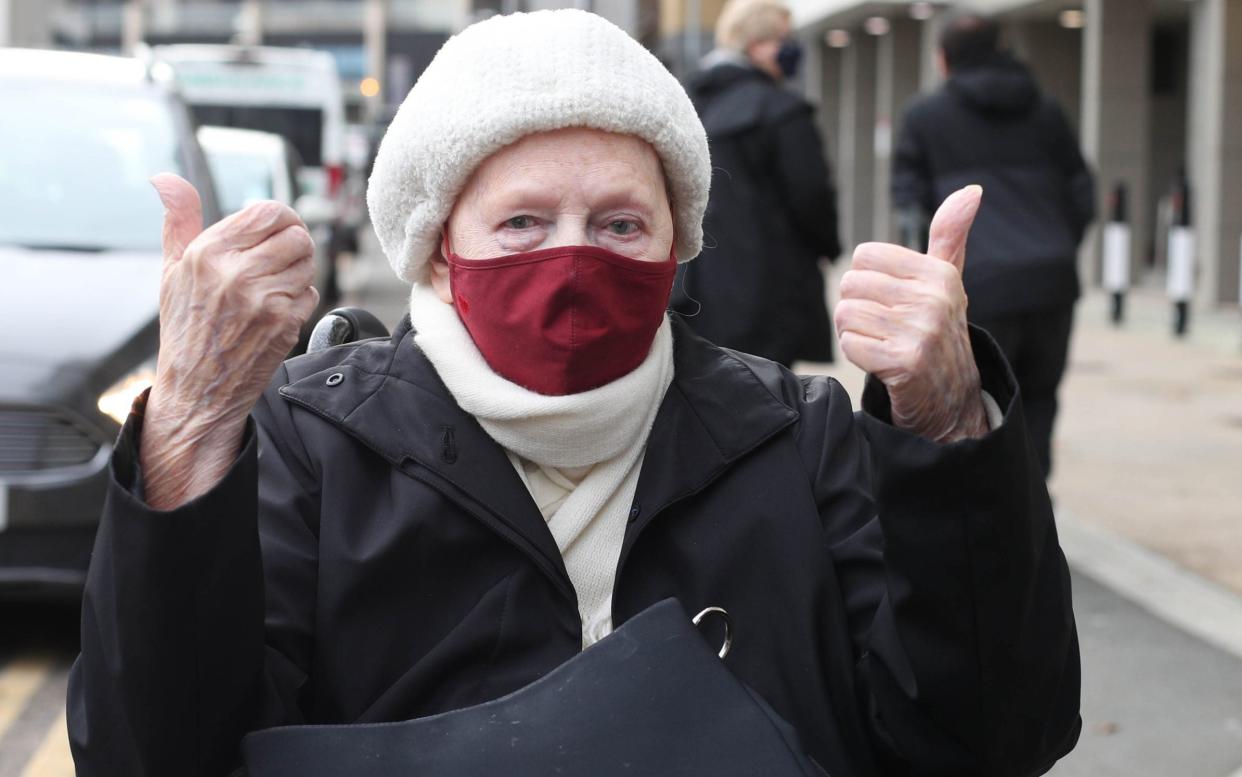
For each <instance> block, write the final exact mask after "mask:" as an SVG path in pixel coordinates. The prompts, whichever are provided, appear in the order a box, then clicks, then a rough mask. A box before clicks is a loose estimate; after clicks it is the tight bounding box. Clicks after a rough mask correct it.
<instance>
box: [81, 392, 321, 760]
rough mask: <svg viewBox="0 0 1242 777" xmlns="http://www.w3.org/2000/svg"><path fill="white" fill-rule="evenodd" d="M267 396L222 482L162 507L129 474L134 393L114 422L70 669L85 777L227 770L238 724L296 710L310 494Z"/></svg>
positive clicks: (282, 412) (306, 630) (285, 426)
mask: <svg viewBox="0 0 1242 777" xmlns="http://www.w3.org/2000/svg"><path fill="white" fill-rule="evenodd" d="M286 380H287V378H285V372H284V368H282V369H281V371H280V372H279V373H278V375H277V380H276V381H275V383H274V384H279V383H283V382H286ZM274 396H275V393H274V391H269V392H268V393H267V395H265V398H264V399H263V400H262V401H261V402H260V403H259V405H258V406H257V407H256V408H255V411H254V414H253V419H254V420H252V421H251V422H250V423H249V424H248V427H247V431H246V439H245V442H244V447H243V449H242V452H241V454H240V455H239V456H238V458H237V460H236V461H235V462H234V464H233V466H232V468H231V469H230V470H229V471H228V473H227V474H226V475H225V476H224V478H223V479H222V480H221V482H220V483H219V484H217V485H216V486H215V487H214V488H213V489H212V490H211V491H209V492H207V493H206V494H203V495H202V496H200V497H198V498H197V499H195V500H193V501H191V502H189V503H187V504H185V505H183V506H181V507H179V508H177V509H175V510H171V511H167V512H161V511H157V510H153V509H151V508H150V507H148V506H147V505H146V504H145V503H144V502H143V501H142V500H141V498H140V497H139V496H138V492H139V489H138V488H136V485H135V481H136V480H137V479H138V476H139V473H138V441H139V439H140V436H141V428H142V405H143V402H142V400H140V401H139V402H138V403H136V404H135V412H134V413H132V414H131V416H130V418H129V420H128V422H127V423H126V425H125V427H124V428H123V430H122V431H121V435H120V438H119V439H118V441H117V445H116V449H115V451H114V453H113V458H112V462H111V474H112V477H111V482H110V484H109V487H108V494H107V500H106V503H105V506H104V511H103V515H102V517H101V520H100V526H99V531H98V534H97V537H96V542H95V550H94V554H93V556H92V559H91V565H90V570H89V572H88V576H87V584H86V591H85V596H84V599H83V607H82V652H81V655H80V656H79V657H78V659H77V661H76V663H75V664H74V666H73V669H72V672H71V675H70V682H69V696H68V722H69V739H70V745H71V748H72V751H73V757H74V761H75V764H76V766H77V774H78V775H79V777H112V776H114V775H125V776H126V777H148V776H150V777H156V776H159V777H163V776H164V775H170V774H176V775H186V776H187V777H197V776H199V775H202V776H204V777H206V776H208V775H210V776H213V777H214V776H215V775H223V774H227V773H228V772H230V771H231V770H232V769H234V768H235V767H236V766H237V765H238V764H239V763H240V754H239V753H240V751H239V749H238V745H239V743H240V740H241V737H242V735H243V734H245V733H246V732H248V731H250V730H253V729H256V728H261V727H266V726H271V725H278V724H282V723H295V722H300V721H301V720H302V714H301V712H300V710H299V706H298V695H299V691H300V689H301V688H302V686H303V685H304V683H305V681H306V676H307V665H308V663H309V656H310V651H311V620H310V618H311V614H312V611H313V606H314V600H313V595H314V590H315V558H316V555H315V553H316V552H315V548H316V540H315V536H314V532H313V526H314V521H315V520H317V513H316V511H317V503H318V501H317V497H316V494H315V493H314V490H313V485H312V483H313V480H312V478H311V477H310V473H309V470H308V468H307V465H306V463H305V461H304V460H300V456H299V454H301V453H302V451H300V450H298V445H297V443H296V442H295V440H296V432H295V431H294V430H293V428H292V421H291V419H290V417H289V411H288V409H286V408H285V407H283V405H284V403H283V402H281V401H280V400H279V399H276V400H274V401H273V400H272V399H271V397H274ZM260 516H262V518H261V519H260ZM265 600H266V603H265Z"/></svg>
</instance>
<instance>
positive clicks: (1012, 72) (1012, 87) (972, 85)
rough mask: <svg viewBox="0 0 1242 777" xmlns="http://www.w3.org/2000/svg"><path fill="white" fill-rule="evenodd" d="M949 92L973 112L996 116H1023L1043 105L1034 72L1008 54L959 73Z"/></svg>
mask: <svg viewBox="0 0 1242 777" xmlns="http://www.w3.org/2000/svg"><path fill="white" fill-rule="evenodd" d="M947 88H948V90H949V92H950V93H952V94H954V95H956V96H957V97H958V98H959V99H961V100H962V101H964V102H965V103H966V104H967V105H969V106H970V107H971V108H972V109H973V110H975V111H978V112H979V113H983V114H988V115H994V116H1020V115H1023V114H1026V113H1030V112H1031V111H1033V110H1034V109H1035V108H1036V107H1037V106H1038V105H1039V101H1040V92H1039V85H1038V84H1036V83H1035V77H1034V76H1032V75H1031V71H1030V70H1029V69H1028V68H1027V67H1026V65H1024V64H1022V63H1021V62H1019V61H1018V60H1016V59H1014V58H1013V56H1012V55H1010V54H1008V53H1000V54H997V55H996V56H995V57H994V58H993V59H992V60H990V61H989V62H986V63H984V64H981V65H974V66H970V67H965V68H959V69H957V70H955V71H954V72H953V73H952V74H951V75H950V76H949V81H948V85H947Z"/></svg>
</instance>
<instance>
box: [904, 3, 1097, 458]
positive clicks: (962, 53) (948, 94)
mask: <svg viewBox="0 0 1242 777" xmlns="http://www.w3.org/2000/svg"><path fill="white" fill-rule="evenodd" d="M940 53H941V64H942V68H943V69H944V70H945V71H946V73H947V76H948V78H947V81H946V83H945V85H944V87H943V88H941V89H940V90H939V91H937V92H935V93H933V94H931V95H927V96H924V97H922V98H919V99H917V100H916V101H915V102H914V103H913V104H912V105H911V106H910V107H909V109H908V110H907V112H906V115H905V118H904V121H903V122H902V127H901V132H900V136H899V139H898V143H897V147H896V151H895V154H894V160H893V178H892V193H893V205H894V207H896V208H897V209H898V210H899V211H902V212H903V213H905V214H907V215H911V216H913V217H914V218H913V219H911V220H918V219H920V218H921V219H926V217H928V216H930V214H931V213H932V212H933V211H934V210H935V207H936V205H938V204H939V203H940V201H941V200H943V199H944V197H945V196H946V195H948V194H949V193H951V192H953V191H954V190H956V189H958V188H960V187H961V186H963V185H964V184H966V183H979V184H981V185H982V186H983V188H984V191H985V192H987V196H986V204H985V205H984V206H983V207H982V208H981V209H980V212H979V217H978V220H977V221H976V222H975V228H974V231H972V232H971V234H970V256H971V266H970V267H968V268H967V269H966V272H965V275H964V282H965V284H966V292H967V294H968V295H969V298H970V313H969V315H970V321H971V322H972V323H974V324H977V325H979V326H981V327H983V328H984V329H986V330H988V331H989V332H990V333H991V334H992V336H993V337H995V338H996V340H997V342H998V343H999V344H1000V346H1001V348H1002V350H1004V352H1005V356H1006V357H1007V358H1008V359H1009V362H1010V364H1011V365H1012V367H1013V370H1014V373H1015V374H1016V376H1017V379H1018V385H1019V387H1020V389H1021V391H1022V395H1023V400H1024V406H1025V408H1026V411H1027V420H1028V423H1029V425H1030V429H1031V439H1032V441H1033V443H1034V444H1035V448H1036V452H1037V453H1038V455H1039V458H1040V461H1041V463H1042V464H1043V467H1044V471H1045V474H1046V473H1048V472H1049V471H1050V470H1051V438H1052V426H1053V421H1054V419H1055V416H1056V411H1057V388H1058V385H1059V384H1060V382H1061V376H1062V374H1063V373H1064V370H1065V363H1066V355H1067V352H1068V349H1069V338H1070V329H1071V327H1072V325H1073V315H1074V302H1075V300H1077V298H1078V295H1079V282H1078V272H1077V267H1076V255H1077V251H1078V245H1079V243H1080V242H1081V241H1082V237H1083V234H1084V233H1085V231H1086V229H1087V226H1088V225H1089V224H1090V223H1091V221H1092V219H1094V217H1095V184H1094V180H1093V178H1092V175H1091V172H1090V171H1089V170H1088V168H1087V165H1086V163H1085V162H1084V161H1083V157H1082V153H1081V151H1080V150H1079V146H1078V141H1077V139H1076V138H1075V136H1074V133H1073V131H1072V130H1071V129H1070V126H1069V122H1068V121H1067V120H1066V118H1065V114H1064V113H1063V112H1062V110H1061V108H1060V107H1059V106H1058V105H1057V103H1056V102H1055V101H1054V100H1052V99H1051V98H1049V97H1047V96H1046V95H1043V94H1041V92H1040V89H1039V86H1038V85H1037V84H1036V82H1035V79H1034V77H1033V76H1032V75H1031V73H1030V71H1029V70H1028V69H1027V68H1026V67H1025V66H1024V65H1023V64H1022V63H1021V62H1019V61H1018V60H1016V59H1015V58H1014V57H1013V56H1012V55H1011V54H1010V53H1008V52H1007V51H1004V50H1002V49H1001V47H1000V31H999V28H998V27H997V25H996V23H995V22H994V21H992V20H989V19H986V18H984V17H980V16H975V15H963V16H959V17H957V18H955V19H954V20H952V21H951V22H950V23H949V24H948V25H947V26H946V28H945V32H944V34H943V35H942V37H941V51H940Z"/></svg>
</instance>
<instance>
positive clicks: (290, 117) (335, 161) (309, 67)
mask: <svg viewBox="0 0 1242 777" xmlns="http://www.w3.org/2000/svg"><path fill="white" fill-rule="evenodd" d="M151 56H152V57H153V58H154V59H156V60H159V61H163V62H167V63H168V64H169V65H171V66H172V68H173V71H174V72H175V74H176V81H177V88H178V90H179V91H180V93H181V96H182V99H184V101H185V102H186V104H187V105H189V106H190V109H191V111H193V113H194V117H195V119H196V120H197V122H198V123H199V124H200V125H214V126H220V127H237V128H241V129H252V130H261V131H263V132H272V133H275V134H277V135H282V136H284V137H285V138H286V139H287V140H288V141H289V142H290V143H291V144H292V146H293V148H294V149H295V150H296V151H297V153H298V155H299V156H300V157H301V162H302V168H301V171H300V173H299V175H298V183H299V184H300V189H301V194H309V195H315V196H318V197H322V198H326V199H327V200H328V206H329V207H328V208H327V213H328V214H330V219H329V223H327V224H323V225H321V226H320V229H316V226H317V225H311V227H312V232H317V233H319V234H317V235H316V239H317V240H319V239H322V240H325V241H326V242H327V244H328V245H330V246H335V245H337V244H338V242H339V237H340V236H339V235H338V234H337V233H338V232H339V231H340V230H341V229H342V223H341V220H342V217H343V216H344V213H343V210H344V207H343V197H344V182H345V166H344V164H345V99H344V97H343V95H342V93H341V79H340V75H339V74H338V71H337V67H336V61H335V60H334V59H333V57H332V55H331V54H328V53H327V52H324V51H315V50H313V49H301V48H276V47H271V46H232V45H218V44H175V45H168V46H155V47H153V48H152V49H151ZM317 210H320V211H323V210H324V209H323V208H318V209H317ZM309 221H310V219H308V223H309ZM324 232H329V233H330V234H323V233H324ZM329 254H330V256H331V260H333V261H334V260H335V256H334V254H335V251H334V250H330V251H329ZM335 281H336V278H335V272H333V273H332V278H331V280H330V283H331V284H332V287H330V288H329V289H322V290H321V291H326V292H329V293H333V292H335V288H334V287H335Z"/></svg>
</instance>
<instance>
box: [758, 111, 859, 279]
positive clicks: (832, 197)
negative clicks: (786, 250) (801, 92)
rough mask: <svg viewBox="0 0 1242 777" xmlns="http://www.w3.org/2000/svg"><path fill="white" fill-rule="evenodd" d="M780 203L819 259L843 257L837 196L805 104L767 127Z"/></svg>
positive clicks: (811, 116)
mask: <svg viewBox="0 0 1242 777" xmlns="http://www.w3.org/2000/svg"><path fill="white" fill-rule="evenodd" d="M768 139H769V142H770V144H771V151H772V159H773V163H774V167H773V169H774V172H775V175H776V182H777V186H778V187H779V190H780V193H781V200H782V202H783V203H784V205H785V207H786V209H787V210H788V212H789V214H790V218H791V220H792V221H793V224H794V227H795V228H796V229H797V230H798V232H799V234H801V235H802V238H803V240H805V241H806V242H807V244H808V245H809V246H811V247H812V248H813V249H814V250H815V251H816V252H817V253H818V255H819V256H823V257H827V258H828V259H836V258H837V257H838V256H840V255H841V239H840V236H839V234H838V231H837V193H836V190H835V188H834V187H833V184H832V171H831V170H830V169H829V167H828V160H827V159H826V158H825V156H824V146H823V143H822V141H821V140H820V137H819V132H818V131H817V130H816V128H815V120H814V114H813V112H812V108H811V106H809V105H806V104H805V103H802V104H800V105H798V106H797V107H795V108H793V109H792V110H787V111H786V112H784V113H783V115H780V116H779V117H778V118H777V119H776V120H775V121H774V123H773V124H772V126H771V127H769V128H768Z"/></svg>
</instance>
